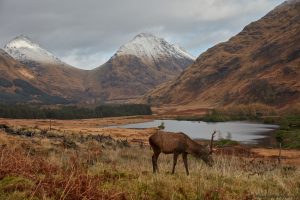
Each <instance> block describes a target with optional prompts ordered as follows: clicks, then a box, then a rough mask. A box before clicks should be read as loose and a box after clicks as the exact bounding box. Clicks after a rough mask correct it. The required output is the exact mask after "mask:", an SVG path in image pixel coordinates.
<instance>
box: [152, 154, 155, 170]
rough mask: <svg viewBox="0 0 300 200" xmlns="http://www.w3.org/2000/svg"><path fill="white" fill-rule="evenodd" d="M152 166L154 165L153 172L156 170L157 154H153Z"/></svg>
mask: <svg viewBox="0 0 300 200" xmlns="http://www.w3.org/2000/svg"><path fill="white" fill-rule="evenodd" d="M152 166H153V173H155V172H156V166H155V154H153V156H152Z"/></svg>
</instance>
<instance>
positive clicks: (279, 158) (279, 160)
mask: <svg viewBox="0 0 300 200" xmlns="http://www.w3.org/2000/svg"><path fill="white" fill-rule="evenodd" d="M278 162H279V164H281V142H280V143H279V156H278Z"/></svg>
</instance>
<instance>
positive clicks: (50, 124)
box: [49, 119, 52, 131]
mask: <svg viewBox="0 0 300 200" xmlns="http://www.w3.org/2000/svg"><path fill="white" fill-rule="evenodd" d="M51 126H52V121H51V119H50V123H49V131H51V128H52V127H51Z"/></svg>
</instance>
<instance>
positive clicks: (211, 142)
mask: <svg viewBox="0 0 300 200" xmlns="http://www.w3.org/2000/svg"><path fill="white" fill-rule="evenodd" d="M216 133H217V131H214V132H213V134H212V135H211V140H210V153H212V152H213V141H214V137H215V134H216Z"/></svg>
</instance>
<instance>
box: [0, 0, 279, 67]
mask: <svg viewBox="0 0 300 200" xmlns="http://www.w3.org/2000/svg"><path fill="white" fill-rule="evenodd" d="M282 2H283V0H252V1H248V0H226V1H223V0H186V1H182V0H152V1H149V0H127V1H125V0H107V1H103V0H101V1H100V0H85V1H82V0H43V1H41V0H22V1H20V0H0V25H1V29H0V46H4V45H5V43H7V42H8V41H9V40H10V39H12V38H13V37H15V36H17V35H19V34H25V35H27V36H29V37H30V38H32V39H33V40H34V41H37V42H38V43H40V44H41V46H43V47H44V48H46V49H47V50H50V51H51V52H53V53H54V54H56V55H57V56H59V57H62V58H63V59H64V60H65V61H69V62H70V64H73V65H76V66H79V67H81V68H93V67H97V66H99V65H100V64H101V63H103V62H105V60H106V59H108V58H109V57H110V56H109V55H112V54H113V53H114V51H116V50H117V49H118V47H119V46H120V45H122V44H123V43H125V42H127V41H128V40H130V39H131V38H132V37H134V35H135V34H138V33H139V32H152V33H153V34H155V35H158V36H160V37H163V38H166V39H167V40H168V41H169V42H171V43H178V44H180V45H181V46H183V47H184V48H186V49H187V50H188V51H190V52H192V53H193V54H195V56H198V54H199V53H200V52H201V51H203V50H205V49H206V48H208V47H211V46H212V45H214V44H216V43H218V42H221V41H224V40H227V39H229V37H231V36H233V35H234V34H236V33H238V32H239V31H240V30H241V29H242V28H243V27H244V26H245V25H247V24H248V23H249V22H251V21H253V20H257V19H259V18H260V17H262V16H263V15H264V14H266V13H267V12H268V11H270V10H271V9H273V8H274V7H275V6H276V5H279V4H280V3H282ZM97 60H98V61H99V62H98V64H97Z"/></svg>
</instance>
